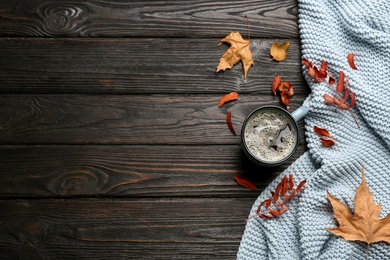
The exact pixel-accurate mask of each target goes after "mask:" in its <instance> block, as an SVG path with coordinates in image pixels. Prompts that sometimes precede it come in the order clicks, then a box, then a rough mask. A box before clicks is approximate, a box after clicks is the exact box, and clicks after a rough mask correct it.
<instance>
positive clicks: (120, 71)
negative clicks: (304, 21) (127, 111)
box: [0, 38, 309, 94]
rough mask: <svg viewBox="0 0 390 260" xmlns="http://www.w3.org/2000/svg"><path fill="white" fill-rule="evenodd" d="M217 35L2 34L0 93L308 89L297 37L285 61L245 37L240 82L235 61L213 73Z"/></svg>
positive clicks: (266, 43) (266, 42)
mask: <svg viewBox="0 0 390 260" xmlns="http://www.w3.org/2000/svg"><path fill="white" fill-rule="evenodd" d="M221 39H222V38H221ZM219 40H220V39H35V38H3V39H0V56H1V57H2V58H1V59H0V84H1V88H0V93H68V94H72V93H73V94H74V93H91V94H98V93H107V94H147V93H149V94H157V93H160V94H170V93H172V94H179V93H187V94H190V93H225V92H227V91H239V92H240V93H262V94H270V93H271V85H272V81H273V78H274V76H275V75H276V74H279V75H280V76H282V77H283V80H285V81H289V82H291V84H292V85H293V86H294V90H295V93H298V94H307V93H308V91H309V90H308V87H307V84H306V82H305V80H304V79H303V77H302V68H301V52H300V46H299V41H298V40H292V41H291V47H290V49H289V51H288V55H287V59H286V60H284V61H283V62H275V61H270V60H269V59H270V55H269V49H270V47H271V45H272V43H273V42H274V40H267V39H257V40H256V39H255V40H251V51H252V53H253V58H254V62H255V65H254V66H252V68H251V69H250V71H249V74H248V77H247V79H246V80H244V78H243V71H242V64H241V62H239V63H238V64H237V65H236V66H234V67H233V69H232V70H227V71H225V72H219V73H218V74H217V73H216V72H215V70H216V67H217V65H218V62H219V59H220V58H221V56H222V54H223V53H224V51H225V50H226V49H227V48H228V45H222V46H220V47H217V44H218V42H219ZM279 41H280V42H281V41H283V39H281V40H279Z"/></svg>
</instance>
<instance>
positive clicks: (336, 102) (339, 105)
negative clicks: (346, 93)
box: [334, 98, 349, 110]
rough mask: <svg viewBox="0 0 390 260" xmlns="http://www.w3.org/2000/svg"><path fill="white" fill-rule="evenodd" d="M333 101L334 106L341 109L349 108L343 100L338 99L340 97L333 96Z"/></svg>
mask: <svg viewBox="0 0 390 260" xmlns="http://www.w3.org/2000/svg"><path fill="white" fill-rule="evenodd" d="M334 103H335V104H336V106H337V107H338V108H340V109H342V110H349V107H348V106H347V105H346V104H345V103H344V100H340V99H337V98H335V99H334Z"/></svg>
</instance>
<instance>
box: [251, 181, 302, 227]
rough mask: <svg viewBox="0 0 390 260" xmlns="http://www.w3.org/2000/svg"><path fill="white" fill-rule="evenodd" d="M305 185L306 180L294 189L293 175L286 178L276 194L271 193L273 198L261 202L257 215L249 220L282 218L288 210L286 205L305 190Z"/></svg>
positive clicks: (276, 190) (277, 188)
mask: <svg viewBox="0 0 390 260" xmlns="http://www.w3.org/2000/svg"><path fill="white" fill-rule="evenodd" d="M305 183H306V180H303V181H301V182H300V183H299V185H298V187H297V188H295V189H294V181H293V176H292V174H290V175H289V177H287V176H284V177H283V179H282V181H281V182H280V183H279V184H278V186H276V189H275V192H271V197H270V198H268V199H266V200H264V201H263V202H261V203H260V205H259V206H258V208H257V210H256V215H255V216H253V217H250V218H249V219H252V218H254V217H256V216H259V217H260V218H267V219H270V218H274V217H278V216H280V215H281V214H282V213H284V212H286V211H287V210H288V208H287V206H286V203H287V202H288V201H289V200H290V199H291V198H292V197H294V196H296V195H297V194H298V193H299V192H300V191H301V190H303V186H304V185H305ZM249 219H248V220H249Z"/></svg>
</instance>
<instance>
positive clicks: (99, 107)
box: [0, 95, 306, 145]
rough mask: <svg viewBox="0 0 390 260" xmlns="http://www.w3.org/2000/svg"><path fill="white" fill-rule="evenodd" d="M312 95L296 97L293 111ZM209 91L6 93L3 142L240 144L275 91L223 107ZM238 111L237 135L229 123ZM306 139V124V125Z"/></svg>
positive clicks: (0, 120) (0, 127) (0, 106)
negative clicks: (251, 117) (245, 125)
mask: <svg viewBox="0 0 390 260" xmlns="http://www.w3.org/2000/svg"><path fill="white" fill-rule="evenodd" d="M305 97H306V96H302V95H295V96H294V97H293V98H292V101H291V103H290V109H291V111H293V110H294V109H296V108H297V107H299V106H300V105H301V104H302V102H303V100H304V98H305ZM220 98H221V96H209V95H207V96H204V95H177V96H167V95H153V96H143V95H132V96H127V95H124V96H112V95H2V96H1V99H0V144H149V145H156V144H202V145H204V144H207V145H211V144H240V138H239V136H240V132H241V125H242V122H243V121H244V119H245V117H246V116H247V115H248V114H249V113H250V112H251V111H252V110H254V109H255V108H257V107H259V106H263V105H270V104H272V105H280V97H276V96H273V95H240V97H239V99H238V100H237V101H235V102H230V103H228V104H225V105H224V106H223V107H221V108H220V107H218V106H217V104H218V101H219V99H220ZM227 111H231V113H232V122H233V126H234V128H235V129H236V132H237V136H234V135H233V134H232V133H231V132H230V131H229V130H228V127H227V124H226V114H227ZM300 131H301V133H300V134H301V137H300V138H301V140H304V136H303V133H304V132H303V131H304V130H303V124H301V125H300Z"/></svg>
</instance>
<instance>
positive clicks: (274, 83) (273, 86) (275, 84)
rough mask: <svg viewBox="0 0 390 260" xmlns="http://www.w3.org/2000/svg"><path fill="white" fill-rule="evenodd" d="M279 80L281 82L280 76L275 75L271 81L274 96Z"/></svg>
mask: <svg viewBox="0 0 390 260" xmlns="http://www.w3.org/2000/svg"><path fill="white" fill-rule="evenodd" d="M281 82H282V77H281V76H278V75H276V76H275V78H274V81H273V82H272V93H273V94H274V95H275V96H276V89H277V88H278V86H279V85H280V83H281Z"/></svg>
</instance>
